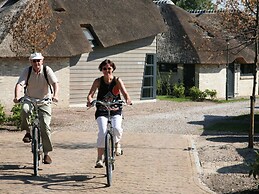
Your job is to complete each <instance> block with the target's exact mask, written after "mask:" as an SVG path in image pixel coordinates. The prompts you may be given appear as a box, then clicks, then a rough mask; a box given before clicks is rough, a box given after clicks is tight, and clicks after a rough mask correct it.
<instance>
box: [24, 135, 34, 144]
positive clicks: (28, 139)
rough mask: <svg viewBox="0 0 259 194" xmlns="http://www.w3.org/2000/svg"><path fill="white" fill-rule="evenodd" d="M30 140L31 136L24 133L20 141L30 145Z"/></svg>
mask: <svg viewBox="0 0 259 194" xmlns="http://www.w3.org/2000/svg"><path fill="white" fill-rule="evenodd" d="M31 139H32V137H31V134H30V133H26V134H25V136H24V137H23V139H22V140H23V142H24V143H30V142H31Z"/></svg>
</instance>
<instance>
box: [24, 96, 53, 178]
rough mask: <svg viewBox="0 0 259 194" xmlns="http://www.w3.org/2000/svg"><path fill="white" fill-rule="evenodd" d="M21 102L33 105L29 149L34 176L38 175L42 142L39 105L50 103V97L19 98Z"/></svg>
mask: <svg viewBox="0 0 259 194" xmlns="http://www.w3.org/2000/svg"><path fill="white" fill-rule="evenodd" d="M20 101H22V102H24V101H27V102H29V103H30V104H32V106H33V110H32V113H31V119H32V123H31V124H32V141H31V151H32V154H33V171H34V176H38V170H39V160H40V156H41V155H42V153H43V152H42V143H41V131H40V121H39V107H40V106H42V105H46V104H50V103H51V99H43V100H39V99H33V98H27V97H26V98H23V99H22V100H20Z"/></svg>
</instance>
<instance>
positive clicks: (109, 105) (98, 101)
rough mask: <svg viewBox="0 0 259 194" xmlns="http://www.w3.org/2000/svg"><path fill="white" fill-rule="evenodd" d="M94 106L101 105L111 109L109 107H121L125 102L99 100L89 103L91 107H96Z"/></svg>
mask: <svg viewBox="0 0 259 194" xmlns="http://www.w3.org/2000/svg"><path fill="white" fill-rule="evenodd" d="M96 104H101V105H103V106H106V107H111V106H114V105H119V106H122V105H124V104H125V102H124V101H123V100H118V101H115V102H104V101H100V100H93V101H92V102H91V105H92V106H96Z"/></svg>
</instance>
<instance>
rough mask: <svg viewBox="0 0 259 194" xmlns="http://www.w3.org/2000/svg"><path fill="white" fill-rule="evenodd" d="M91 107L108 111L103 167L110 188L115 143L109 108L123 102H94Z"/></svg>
mask: <svg viewBox="0 0 259 194" xmlns="http://www.w3.org/2000/svg"><path fill="white" fill-rule="evenodd" d="M91 104H92V105H94V106H96V104H100V105H103V106H104V107H105V108H106V109H107V111H108V122H107V132H106V135H105V147H104V158H105V166H106V177H107V186H108V187H109V186H111V184H112V171H113V170H114V162H115V142H114V137H113V127H112V123H111V107H112V106H114V105H119V106H122V105H123V104H124V101H122V100H120V101H116V102H103V101H96V100H94V101H93V102H92V103H91Z"/></svg>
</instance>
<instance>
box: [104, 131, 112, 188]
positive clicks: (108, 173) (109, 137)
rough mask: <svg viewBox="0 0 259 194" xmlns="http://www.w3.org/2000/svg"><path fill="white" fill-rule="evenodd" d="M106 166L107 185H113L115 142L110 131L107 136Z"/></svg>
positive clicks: (105, 149)
mask: <svg viewBox="0 0 259 194" xmlns="http://www.w3.org/2000/svg"><path fill="white" fill-rule="evenodd" d="M104 156H105V166H106V177H107V186H108V187H109V186H111V185H112V171H113V169H114V144H113V137H112V135H111V134H110V133H109V132H108V133H107V134H106V136H105V148H104Z"/></svg>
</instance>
